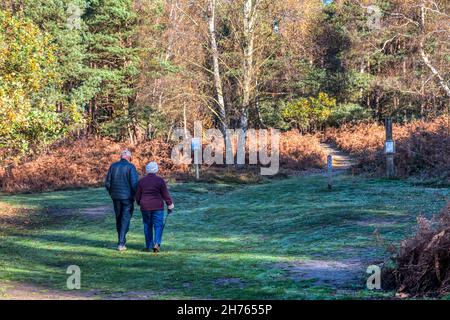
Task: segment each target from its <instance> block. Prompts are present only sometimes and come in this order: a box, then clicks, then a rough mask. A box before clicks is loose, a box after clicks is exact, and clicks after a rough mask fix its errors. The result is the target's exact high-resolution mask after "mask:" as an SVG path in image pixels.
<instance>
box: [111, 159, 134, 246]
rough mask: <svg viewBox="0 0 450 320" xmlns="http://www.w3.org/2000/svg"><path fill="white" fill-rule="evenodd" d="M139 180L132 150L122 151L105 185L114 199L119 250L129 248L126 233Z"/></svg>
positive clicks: (112, 166)
mask: <svg viewBox="0 0 450 320" xmlns="http://www.w3.org/2000/svg"><path fill="white" fill-rule="evenodd" d="M138 180H139V175H138V173H137V171H136V167H135V166H134V165H133V164H132V163H131V152H130V151H128V150H124V151H122V152H121V153H120V161H118V162H115V163H113V164H112V165H111V167H109V170H108V175H107V176H106V180H105V187H106V190H108V193H109V195H110V196H111V199H112V200H113V204H114V212H115V214H116V228H117V236H118V238H119V241H118V247H117V250H119V251H124V250H126V249H127V248H126V247H125V243H126V241H127V239H126V235H127V233H128V229H129V227H130V220H131V216H132V215H133V210H134V196H135V194H136V190H137V184H138Z"/></svg>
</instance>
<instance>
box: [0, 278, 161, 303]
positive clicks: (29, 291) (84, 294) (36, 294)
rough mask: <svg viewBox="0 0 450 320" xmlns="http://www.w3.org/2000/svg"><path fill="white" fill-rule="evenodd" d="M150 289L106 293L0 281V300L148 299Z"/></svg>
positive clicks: (150, 293)
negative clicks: (52, 288)
mask: <svg viewBox="0 0 450 320" xmlns="http://www.w3.org/2000/svg"><path fill="white" fill-rule="evenodd" d="M155 298H157V294H156V293H155V292H151V291H129V292H117V293H106V292H102V291H99V290H87V291H85V290H67V291H62V290H51V289H47V288H44V287H40V286H38V285H35V284H24V283H18V282H10V281H8V282H2V281H0V300H148V299H155Z"/></svg>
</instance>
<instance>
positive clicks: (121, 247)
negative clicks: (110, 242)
mask: <svg viewBox="0 0 450 320" xmlns="http://www.w3.org/2000/svg"><path fill="white" fill-rule="evenodd" d="M117 250H119V251H125V250H127V247H125V246H118V247H117Z"/></svg>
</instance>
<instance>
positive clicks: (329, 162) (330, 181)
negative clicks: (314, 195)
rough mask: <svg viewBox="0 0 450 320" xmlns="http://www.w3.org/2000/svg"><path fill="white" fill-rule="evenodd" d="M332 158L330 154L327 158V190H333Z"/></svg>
mask: <svg viewBox="0 0 450 320" xmlns="http://www.w3.org/2000/svg"><path fill="white" fill-rule="evenodd" d="M332 175H333V156H332V155H331V154H329V155H328V157H327V178H328V190H331V189H332V188H333V177H332Z"/></svg>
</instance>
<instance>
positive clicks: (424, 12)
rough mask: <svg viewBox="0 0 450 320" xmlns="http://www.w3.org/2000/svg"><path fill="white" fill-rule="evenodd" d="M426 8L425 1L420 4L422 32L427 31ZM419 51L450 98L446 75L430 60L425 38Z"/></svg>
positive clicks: (420, 44) (420, 43)
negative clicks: (425, 46) (425, 47)
mask: <svg viewBox="0 0 450 320" xmlns="http://www.w3.org/2000/svg"><path fill="white" fill-rule="evenodd" d="M425 15H426V10H425V3H424V2H422V4H421V6H420V28H421V30H422V33H423V32H425V21H426V17H425ZM419 53H420V57H421V58H422V61H423V63H425V65H426V66H427V67H428V69H430V71H431V73H432V74H433V75H434V76H435V77H436V78H437V79H438V82H439V85H440V86H441V87H442V89H444V91H445V93H446V94H447V96H448V97H449V98H450V88H449V86H448V85H447V83H446V81H445V79H444V77H443V76H442V75H441V74H440V72H439V71H438V70H437V69H436V68H435V67H434V66H433V64H432V63H431V61H430V58H429V57H428V55H427V54H426V52H425V49H424V44H423V39H421V40H420V42H419Z"/></svg>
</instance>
